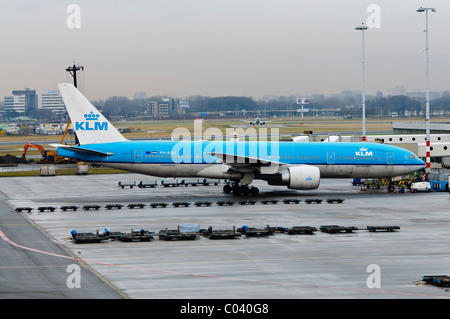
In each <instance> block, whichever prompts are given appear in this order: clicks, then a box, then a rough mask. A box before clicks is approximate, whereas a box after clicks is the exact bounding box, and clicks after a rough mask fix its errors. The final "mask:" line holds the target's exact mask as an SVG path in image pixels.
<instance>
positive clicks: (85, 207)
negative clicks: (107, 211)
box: [83, 205, 102, 210]
mask: <svg viewBox="0 0 450 319" xmlns="http://www.w3.org/2000/svg"><path fill="white" fill-rule="evenodd" d="M100 207H102V206H100V205H84V206H83V209H84V210H91V209H94V210H99V209H100Z"/></svg>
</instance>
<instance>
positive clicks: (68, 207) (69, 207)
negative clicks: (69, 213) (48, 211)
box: [60, 205, 79, 212]
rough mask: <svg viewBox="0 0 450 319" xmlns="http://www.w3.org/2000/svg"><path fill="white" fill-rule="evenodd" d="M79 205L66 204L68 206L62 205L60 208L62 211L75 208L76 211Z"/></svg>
mask: <svg viewBox="0 0 450 319" xmlns="http://www.w3.org/2000/svg"><path fill="white" fill-rule="evenodd" d="M78 208H79V207H78V206H74V205H66V206H61V207H60V209H61V210H62V211H64V212H65V211H66V210H73V211H76V210H77V209H78Z"/></svg>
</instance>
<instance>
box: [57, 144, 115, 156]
mask: <svg viewBox="0 0 450 319" xmlns="http://www.w3.org/2000/svg"><path fill="white" fill-rule="evenodd" d="M50 146H52V147H56V148H62V149H64V150H67V151H72V152H75V153H83V154H85V155H93V156H104V157H106V156H111V155H113V154H114V153H109V152H106V153H105V152H100V151H95V150H89V149H87V148H82V147H77V146H68V145H63V144H50Z"/></svg>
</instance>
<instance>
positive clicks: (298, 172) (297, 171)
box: [281, 165, 320, 189]
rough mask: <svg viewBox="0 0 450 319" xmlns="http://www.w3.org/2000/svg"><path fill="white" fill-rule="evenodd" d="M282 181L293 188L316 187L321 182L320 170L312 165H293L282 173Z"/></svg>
mask: <svg viewBox="0 0 450 319" xmlns="http://www.w3.org/2000/svg"><path fill="white" fill-rule="evenodd" d="M281 181H282V183H283V185H287V187H288V188H291V189H316V188H318V187H319V184H320V170H319V168H317V167H315V166H310V165H298V166H291V167H288V168H287V170H285V171H283V172H282V173H281Z"/></svg>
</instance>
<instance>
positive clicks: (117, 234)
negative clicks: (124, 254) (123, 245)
mask: <svg viewBox="0 0 450 319" xmlns="http://www.w3.org/2000/svg"><path fill="white" fill-rule="evenodd" d="M123 235H124V233H122V232H112V231H110V229H109V228H105V232H104V233H103V234H102V236H103V237H105V238H107V239H110V240H119V239H120V236H123Z"/></svg>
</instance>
